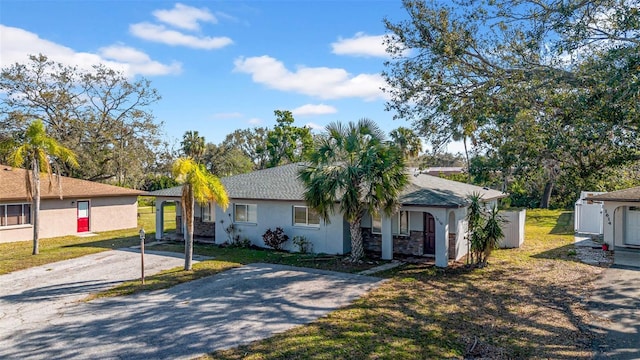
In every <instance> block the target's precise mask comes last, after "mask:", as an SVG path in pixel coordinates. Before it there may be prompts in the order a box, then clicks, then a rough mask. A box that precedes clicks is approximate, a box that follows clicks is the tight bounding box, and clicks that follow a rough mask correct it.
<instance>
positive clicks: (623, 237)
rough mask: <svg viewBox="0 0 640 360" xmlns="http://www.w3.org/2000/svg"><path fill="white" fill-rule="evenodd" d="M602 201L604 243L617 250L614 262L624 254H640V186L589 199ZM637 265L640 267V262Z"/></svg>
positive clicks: (588, 198)
mask: <svg viewBox="0 0 640 360" xmlns="http://www.w3.org/2000/svg"><path fill="white" fill-rule="evenodd" d="M586 200H588V201H602V202H603V203H604V211H603V213H604V214H603V215H604V216H603V220H604V224H603V230H604V231H603V233H604V242H605V243H607V244H608V245H609V249H610V250H615V258H616V259H614V261H616V260H617V258H618V256H619V255H621V254H620V253H622V252H633V253H640V186H638V187H634V188H630V189H625V190H619V191H613V192H608V193H605V194H600V195H595V196H590V197H587V198H586ZM636 265H638V266H640V262H638V263H637V264H636Z"/></svg>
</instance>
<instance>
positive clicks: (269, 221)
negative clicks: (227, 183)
mask: <svg viewBox="0 0 640 360" xmlns="http://www.w3.org/2000/svg"><path fill="white" fill-rule="evenodd" d="M236 203H237V204H255V205H257V221H256V223H255V224H251V223H235V226H236V228H237V229H238V230H239V232H238V233H237V234H238V235H239V236H240V238H241V239H244V238H247V239H249V240H250V241H251V243H252V244H254V245H256V246H260V247H265V245H264V241H263V240H262V235H263V234H264V233H265V231H267V229H269V228H271V229H272V230H274V229H275V228H276V227H281V228H282V229H283V230H284V233H285V234H286V235H288V236H289V241H287V242H286V243H285V244H284V246H283V248H284V249H285V250H289V251H297V250H298V249H297V246H295V245H294V244H293V242H292V239H293V237H294V236H297V235H300V236H305V237H306V238H307V240H308V241H310V242H311V243H312V244H313V252H315V253H326V254H344V253H345V252H348V251H349V247H348V246H347V245H348V244H345V242H348V236H345V233H344V220H343V217H342V215H341V214H334V215H332V216H331V219H330V221H331V222H330V223H329V224H327V223H325V222H324V221H323V220H322V219H321V220H320V226H319V227H306V226H294V225H293V206H294V205H295V206H305V203H304V202H301V201H300V202H291V201H269V200H244V199H242V200H237V199H231V200H230V204H229V207H228V208H227V210H226V211H223V210H222V209H221V208H220V207H216V237H215V241H216V243H218V244H221V243H224V242H226V241H227V240H228V235H227V233H226V232H225V228H227V227H228V226H229V224H230V223H231V222H232V221H233V209H234V204H236ZM347 229H348V228H347Z"/></svg>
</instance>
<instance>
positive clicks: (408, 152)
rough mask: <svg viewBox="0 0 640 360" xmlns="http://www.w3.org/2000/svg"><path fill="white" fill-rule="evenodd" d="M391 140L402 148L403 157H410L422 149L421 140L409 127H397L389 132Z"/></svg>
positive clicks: (416, 154)
mask: <svg viewBox="0 0 640 360" xmlns="http://www.w3.org/2000/svg"><path fill="white" fill-rule="evenodd" d="M389 136H391V141H393V143H394V144H396V146H397V147H399V148H400V150H402V155H403V156H404V158H405V159H411V158H414V157H416V156H418V154H419V153H420V151H422V141H420V138H419V137H418V135H416V134H415V133H414V132H413V131H412V130H411V129H408V128H405V127H402V126H401V127H399V128H397V129H395V130H392V131H391V133H389Z"/></svg>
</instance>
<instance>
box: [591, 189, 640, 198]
mask: <svg viewBox="0 0 640 360" xmlns="http://www.w3.org/2000/svg"><path fill="white" fill-rule="evenodd" d="M586 200H595V201H621V202H640V186H636V187H632V188H628V189H623V190H618V191H612V192H608V193H604V194H600V195H596V196H589V197H587V198H586Z"/></svg>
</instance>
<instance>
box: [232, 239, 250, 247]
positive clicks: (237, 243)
mask: <svg viewBox="0 0 640 360" xmlns="http://www.w3.org/2000/svg"><path fill="white" fill-rule="evenodd" d="M238 237H239V236H238ZM229 247H230V248H243V249H248V248H250V247H251V240H249V239H248V238H246V237H244V238H242V240H240V239H238V240H236V241H234V242H233V243H231V244H229Z"/></svg>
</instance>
